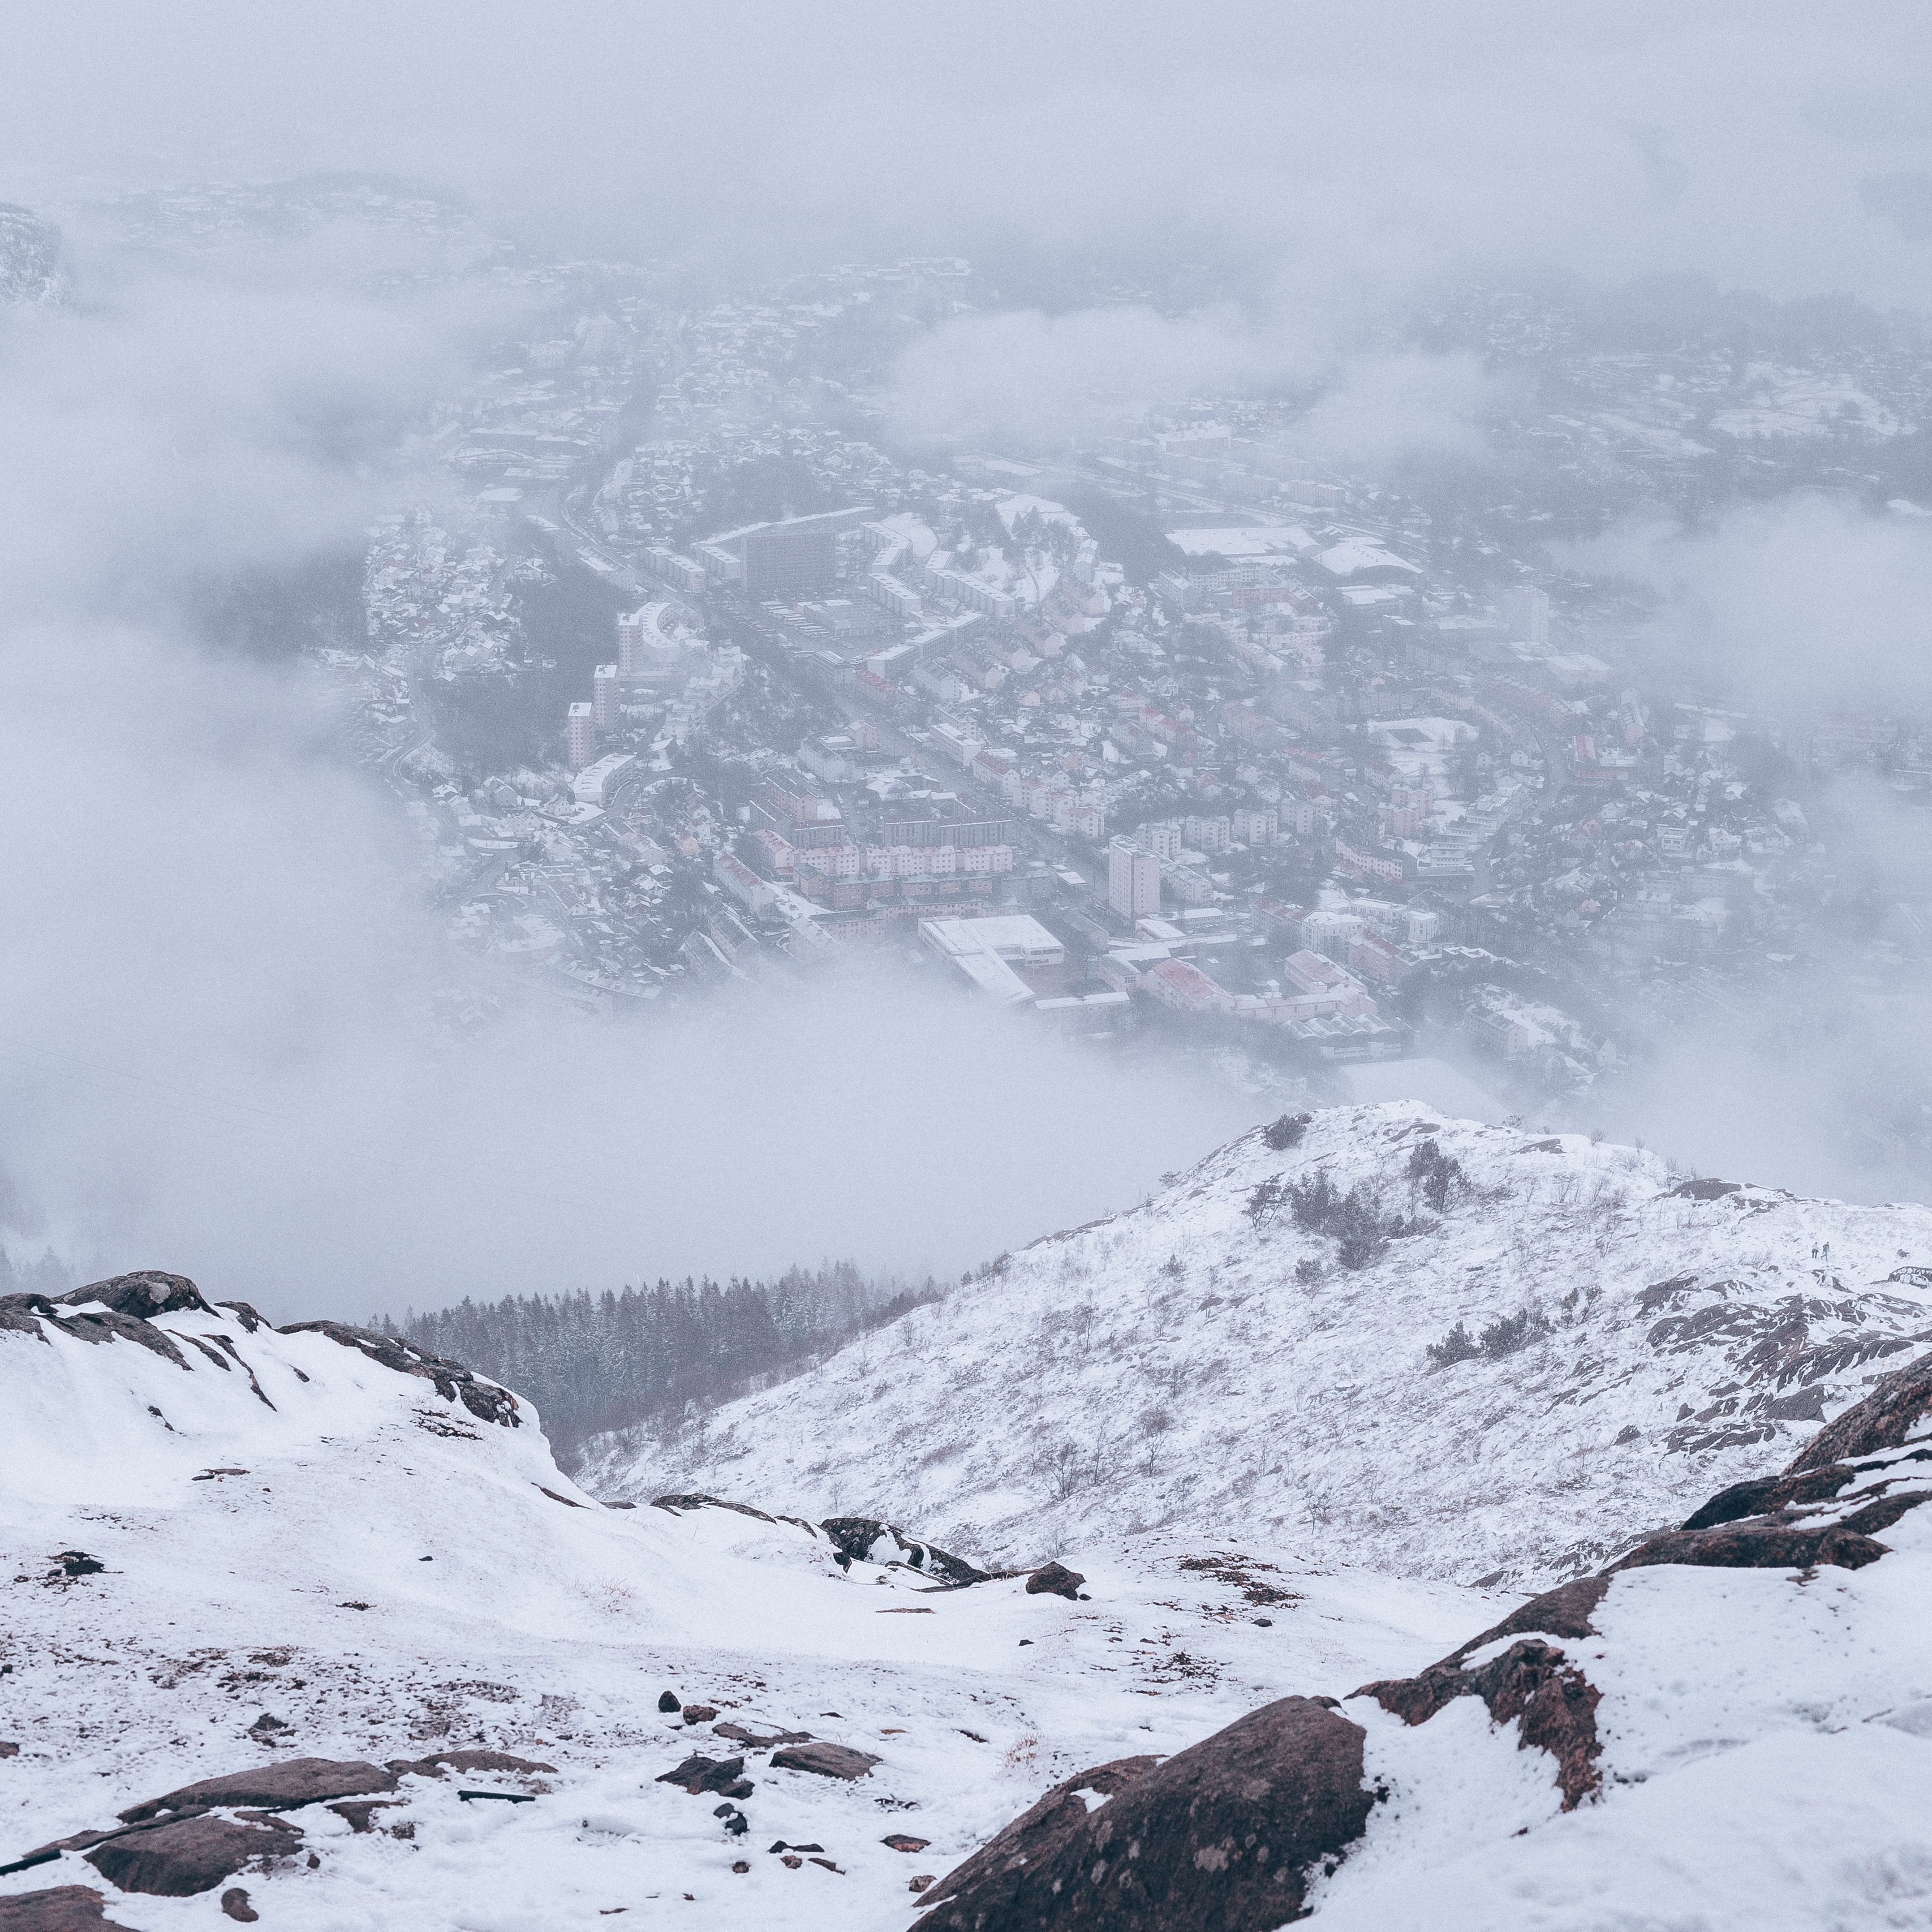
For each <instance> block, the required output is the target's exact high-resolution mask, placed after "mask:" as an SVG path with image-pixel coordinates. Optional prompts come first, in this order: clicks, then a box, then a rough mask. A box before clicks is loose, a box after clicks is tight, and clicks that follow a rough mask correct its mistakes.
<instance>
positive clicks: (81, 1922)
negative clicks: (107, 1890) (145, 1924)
mask: <svg viewBox="0 0 1932 1932" xmlns="http://www.w3.org/2000/svg"><path fill="white" fill-rule="evenodd" d="M106 1909H107V1901H106V1900H104V1898H103V1897H101V1894H100V1893H99V1892H98V1891H95V1888H93V1886H92V1885H55V1887H54V1888H52V1890H51V1891H20V1892H16V1893H15V1894H13V1897H11V1898H0V1932H132V1929H131V1928H130V1927H127V1926H125V1925H123V1924H121V1921H119V1920H118V1918H107V1917H106V1916H105V1912H106Z"/></svg>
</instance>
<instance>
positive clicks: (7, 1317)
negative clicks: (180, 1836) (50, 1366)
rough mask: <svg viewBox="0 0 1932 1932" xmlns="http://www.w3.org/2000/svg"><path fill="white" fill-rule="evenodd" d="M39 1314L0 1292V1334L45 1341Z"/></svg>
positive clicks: (38, 1301)
mask: <svg viewBox="0 0 1932 1932" xmlns="http://www.w3.org/2000/svg"><path fill="white" fill-rule="evenodd" d="M40 1316H45V1317H46V1319H47V1320H48V1321H49V1322H52V1323H53V1324H54V1325H55V1327H56V1328H58V1327H59V1326H60V1325H61V1319H60V1316H59V1313H58V1311H57V1310H55V1307H54V1305H53V1304H52V1302H51V1301H49V1300H48V1298H46V1296H45V1295H31V1294H28V1295H0V1335H4V1334H7V1332H8V1331H12V1332H13V1334H17V1335H31V1336H33V1337H35V1338H36V1339H37V1340H40V1341H42V1342H45V1341H46V1340H47V1331H46V1330H45V1329H44V1328H42V1327H41V1326H40V1322H39V1321H38V1320H37V1319H36V1318H37V1317H40ZM49 1346H51V1344H49ZM67 1889H68V1890H70V1891H71V1890H73V1889H74V1887H72V1886H69V1887H68V1888H67ZM83 1889H85V1888H83Z"/></svg>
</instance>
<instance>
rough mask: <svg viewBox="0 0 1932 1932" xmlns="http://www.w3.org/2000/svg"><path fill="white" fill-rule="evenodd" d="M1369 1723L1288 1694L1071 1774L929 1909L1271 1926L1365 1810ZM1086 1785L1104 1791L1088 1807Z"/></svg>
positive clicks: (1136, 1922)
mask: <svg viewBox="0 0 1932 1932" xmlns="http://www.w3.org/2000/svg"><path fill="white" fill-rule="evenodd" d="M1364 1735H1365V1734H1364V1732H1363V1730H1362V1728H1361V1726H1360V1725H1358V1724H1351V1723H1350V1722H1349V1721H1348V1719H1347V1718H1343V1717H1342V1716H1340V1715H1338V1714H1337V1712H1334V1710H1332V1709H1330V1708H1329V1707H1328V1706H1327V1705H1326V1704H1325V1703H1317V1702H1316V1701H1315V1700H1313V1699H1312V1698H1307V1697H1284V1698H1283V1699H1282V1700H1280V1702H1279V1703H1273V1704H1269V1705H1266V1706H1264V1707H1263V1708H1262V1709H1260V1710H1259V1711H1251V1712H1250V1713H1249V1714H1248V1715H1247V1716H1246V1717H1245V1718H1238V1719H1236V1721H1235V1722H1234V1723H1233V1724H1230V1725H1229V1727H1227V1729H1226V1730H1223V1731H1217V1733H1215V1734H1214V1736H1212V1737H1211V1738H1207V1739H1203V1740H1202V1742H1200V1743H1199V1744H1198V1745H1190V1747H1189V1748H1188V1749H1187V1750H1186V1751H1182V1752H1180V1753H1179V1754H1178V1755H1176V1756H1175V1757H1171V1758H1169V1760H1167V1761H1166V1763H1163V1764H1161V1765H1159V1766H1155V1767H1154V1769H1151V1770H1147V1771H1144V1772H1139V1773H1138V1774H1137V1775H1136V1772H1135V1769H1134V1767H1135V1766H1136V1765H1137V1764H1139V1763H1142V1762H1143V1760H1134V1759H1124V1760H1121V1761H1119V1762H1118V1763H1115V1764H1112V1765H1106V1766H1102V1767H1100V1770H1098V1771H1096V1772H1089V1773H1088V1774H1087V1775H1086V1776H1085V1778H1075V1779H1070V1780H1069V1781H1068V1782H1067V1784H1064V1785H1062V1786H1061V1787H1059V1788H1058V1790H1057V1791H1055V1792H1052V1793H1049V1794H1048V1797H1047V1798H1046V1799H1043V1800H1042V1801H1041V1802H1040V1805H1036V1806H1034V1808H1033V1810H1032V1811H1031V1812H1029V1813H1028V1814H1025V1816H1024V1817H1022V1818H1020V1819H1018V1820H1015V1821H1014V1823H1013V1824H1012V1825H1010V1826H1008V1827H1007V1830H1006V1832H1002V1833H1001V1835H1000V1837H999V1838H995V1840H994V1841H992V1843H991V1844H989V1846H986V1849H984V1850H983V1851H981V1852H977V1853H976V1854H975V1855H974V1857H972V1858H969V1859H968V1861H966V1863H965V1864H963V1865H962V1866H961V1867H959V1869H958V1870H956V1872H954V1873H953V1874H952V1875H951V1876H950V1877H949V1878H947V1879H944V1881H942V1882H941V1883H940V1884H938V1885H935V1886H934V1887H933V1888H932V1889H933V1891H934V1892H935V1894H938V1898H937V1902H936V1903H935V1904H934V1905H933V1906H932V1908H931V1909H930V1913H929V1916H928V1917H927V1918H926V1919H925V1920H923V1921H922V1924H923V1925H925V1926H926V1927H939V1928H941V1932H1058V1928H1060V1927H1072V1926H1079V1927H1099V1926H1106V1927H1119V1928H1121V1932H1128V1928H1132V1929H1133V1932H1183V1928H1187V1932H1195V1928H1200V1932H1272V1928H1273V1927H1276V1926H1278V1925H1281V1924H1285V1923H1286V1921H1289V1919H1292V1918H1295V1917H1297V1916H1298V1915H1299V1914H1300V1912H1301V1909H1302V1904H1303V1901H1304V1898H1305V1897H1306V1895H1307V1886H1308V1880H1309V1878H1310V1876H1311V1875H1312V1874H1313V1873H1314V1872H1316V1871H1317V1870H1319V1869H1321V1868H1322V1867H1323V1866H1324V1865H1325V1864H1327V1863H1328V1861H1331V1860H1333V1859H1335V1858H1339V1857H1340V1855H1341V1854H1342V1853H1343V1852H1344V1851H1345V1850H1346V1849H1347V1848H1348V1847H1349V1846H1350V1845H1352V1844H1353V1843H1355V1841H1356V1840H1357V1839H1358V1838H1360V1837H1361V1835H1362V1833H1363V1831H1364V1828H1365V1827H1366V1826H1367V1823H1368V1818H1369V1813H1370V1809H1371V1808H1372V1807H1373V1805H1374V1804H1375V1802H1376V1799H1375V1796H1374V1795H1373V1794H1372V1793H1370V1792H1369V1791H1367V1790H1364V1787H1363V1784H1362V1745H1363V1739H1364ZM1103 1777H1104V1778H1106V1779H1107V1780H1108V1781H1109V1782H1110V1783H1112V1784H1114V1786H1115V1790H1114V1792H1113V1793H1112V1795H1109V1794H1108V1793H1107V1792H1106V1787H1105V1786H1104V1785H1103V1784H1099V1783H1097V1782H1096V1781H1097V1780H1100V1779H1101V1778H1103ZM1081 1790H1092V1791H1094V1792H1095V1793H1096V1794H1097V1796H1103V1797H1105V1798H1106V1802H1105V1803H1104V1804H1101V1805H1099V1806H1098V1807H1097V1808H1096V1809H1094V1810H1092V1811H1088V1810H1086V1809H1085V1800H1083V1799H1081V1798H1079V1796H1076V1793H1079V1791H1081ZM1076 1806H1079V1807H1080V1808H1081V1811H1080V1813H1079V1815H1076V1813H1075V1811H1073V1807H1076Z"/></svg>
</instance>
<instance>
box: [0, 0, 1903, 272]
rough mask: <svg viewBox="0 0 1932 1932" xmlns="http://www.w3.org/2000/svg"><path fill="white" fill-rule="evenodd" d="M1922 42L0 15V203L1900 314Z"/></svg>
mask: <svg viewBox="0 0 1932 1932" xmlns="http://www.w3.org/2000/svg"><path fill="white" fill-rule="evenodd" d="M1928 56H1932V10H1928V9H1927V8H1926V7H1924V6H1922V5H1910V4H1861V0H1838V4H1835V5H1829V6H1820V5H1815V4H1793V0H1751V4H1735V3H1734V0H1702V4H1699V5H1692V6H1685V5H1682V4H1681V0H1676V4H1667V0H1615V4H1609V5H1606V4H1601V0H1592V4H1571V5H1551V4H1549V0H1538V4H1535V5H1526V4H1522V0H1443V4H1428V5H1425V4H1416V0H1410V4H1403V5H1391V4H1387V0H1382V4H1376V0H1368V4H1363V0H1356V3H1355V4H1351V5H1346V6H1337V5H1334V4H1332V0H1328V3H1327V4H1322V5H1306V4H1296V0H1261V4H1253V3H1252V0H1219V3H1218V4H1217V5H1212V6H1208V7H1192V6H1189V7H1184V6H1179V5H1172V4H1169V5H1154V4H1148V0H1107V4H1062V5H1055V4H1052V0H1047V4H1046V5H1040V4H1037V0H1036V3H1035V4H1025V5H1023V4H1019V3H1018V0H981V4H979V5H973V6H970V7H940V6H935V5H904V4H900V5H888V4H883V0H880V4H874V5H851V4H839V3H838V0H831V4H815V5H810V6H805V5H793V4H789V0H787V4H771V3H770V0H765V4H755V5H754V4H747V0H705V4H702V5H695V4H688V5H649V4H643V3H642V0H564V4H559V5H527V4H517V5H510V4H507V0H400V4H397V0H381V4H372V0H336V4H333V5H329V6H328V7H305V8H293V7H274V6H263V5H259V4H255V0H118V4H116V0H13V5H10V6H9V7H7V24H6V58H5V62H4V63H0V194H11V195H13V196H14V197H15V198H16V199H24V200H28V201H33V200H36V199H46V198H48V197H49V196H52V197H53V198H55V199H65V198H66V197H67V196H68V193H70V192H71V190H73V189H74V187H76V186H79V185H106V184H111V183H113V182H116V181H130V180H135V181H138V180H143V179H145V180H171V179H178V178H184V177H192V176H197V175H202V174H205V172H208V171H209V170H210V169H215V170H218V171H228V170H238V169H239V170H245V171H270V172H274V171H284V170H289V169H305V168H311V167H330V168H371V167H374V168H395V169H404V170H407V171H408V172H411V173H413V174H415V175H419V176H421V177H422V178H426V179H428V180H431V181H442V182H447V183H449V184H452V185H455V186H458V187H466V188H469V189H472V190H476V191H478V192H480V193H486V194H487V195H488V196H490V197H491V198H492V199H493V200H494V201H496V202H502V203H504V204H506V205H512V206H514V207H515V208H518V209H519V210H520V211H522V212H523V214H524V215H525V216H526V217H527V218H529V219H530V220H532V221H533V222H536V223H540V224H542V225H544V226H546V227H547V229H548V230H549V232H551V233H558V234H562V233H568V234H569V235H571V236H574V237H577V238H580V241H581V243H582V245H583V246H584V247H585V248H586V249H590V248H595V247H597V246H598V245H600V244H601V245H603V246H604V247H607V248H620V247H631V246H635V245H638V244H640V243H645V244H649V245H655V246H658V247H660V248H667V249H670V250H673V251H676V252H679V253H685V252H688V253H691V254H698V255H703V256H715V255H718V254H729V253H730V252H732V251H738V250H753V249H770V250H775V251H781V252H788V253H790V254H797V255H800V256H805V255H810V254H813V253H814V252H815V251H819V250H820V249H821V248H824V247H839V246H847V245H849V246H852V247H857V246H859V245H871V246H878V245H885V246H889V247H890V246H904V247H924V248H946V247H963V246H965V245H968V244H981V245H983V244H986V243H987V242H989V241H991V240H992V239H997V238H998V237H1000V236H1002V235H1005V236H1011V237H1014V238H1023V239H1026V240H1027V241H1028V242H1032V243H1034V244H1037V245H1046V246H1048V247H1058V248H1066V247H1069V246H1075V247H1082V248H1085V247H1090V246H1096V245H1097V246H1101V247H1109V246H1113V247H1123V246H1134V247H1139V248H1142V249H1147V248H1150V247H1151V248H1153V249H1155V250H1160V251H1167V252H1168V253H1169V254H1170V255H1180V256H1186V255H1187V254H1190V253H1193V254H1199V255H1201V256H1204V257H1210V258H1218V257H1224V256H1227V255H1229V254H1234V255H1237V256H1239V257H1243V258H1244V260H1245V261H1246V263H1247V267H1248V269H1249V271H1250V272H1251V273H1253V274H1256V275H1260V276H1262V278H1265V279H1268V280H1274V279H1277V278H1279V279H1280V280H1282V281H1285V282H1286V283H1287V284H1289V285H1290V286H1292V287H1300V286H1303V285H1307V286H1308V287H1312V288H1315V289H1317V290H1329V289H1332V288H1333V287H1335V286H1337V284H1347V283H1352V282H1354V281H1358V280H1366V281H1369V282H1370V283H1373V284H1382V283H1384V282H1386V281H1388V280H1390V279H1391V278H1397V279H1400V278H1403V277H1406V275H1409V274H1411V273H1412V272H1415V271H1416V270H1417V269H1420V268H1423V267H1425V266H1429V265H1431V264H1433V263H1437V262H1439V261H1441V260H1444V259H1445V258H1454V257H1460V256H1465V255H1472V254H1473V255H1476V256H1479V257H1484V258H1490V259H1500V260H1506V261H1514V260H1532V259H1534V260H1550V261H1555V262H1558V263H1563V264H1565V265H1567V266H1570V267H1571V268H1574V269H1581V270H1584V271H1586V272H1592V273H1595V274H1598V275H1607V276H1610V277H1620V276H1623V275H1629V274H1633V273H1638V272H1646V271H1649V270H1653V269H1670V270H1676V271H1683V272H1695V273H1700V274H1709V275H1712V276H1714V277H1715V278H1718V279H1719V280H1721V281H1735V282H1737V283H1739V284H1744V285H1748V286H1750V287H1755V288H1757V289H1760V290H1763V291H1765V292H1766V293H1770V294H1772V295H1776V296H1788V295H1793V294H1802V293H1815V292H1820V291H1826V290H1846V291H1849V292H1851V293H1855V294H1858V295H1859V296H1863V297H1864V298H1866V299H1869V300H1871V301H1873V302H1879V303H1897V302H1912V303H1915V302H1918V301H1920V300H1921V299H1922V298H1923V296H1924V287H1925V283H1924V276H1925V269H1926V260H1927V257H1926V251H1927V245H1928V236H1932V175H1927V174H1926V171H1927V169H1932V96H1928V95H1927V92H1926V89H1925V88H1924V76H1925V74H1926V73H1927V71H1928ZM1915 176H1918V177H1921V178H1918V180H1917V181H1914V179H1913V177H1915ZM1907 231H1914V232H1912V233H1908V232H1907Z"/></svg>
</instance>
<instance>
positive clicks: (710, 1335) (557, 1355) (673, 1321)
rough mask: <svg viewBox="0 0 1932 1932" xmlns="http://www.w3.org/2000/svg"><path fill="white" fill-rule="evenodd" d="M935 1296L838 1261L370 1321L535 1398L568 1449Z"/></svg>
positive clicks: (739, 1382) (722, 1389)
mask: <svg viewBox="0 0 1932 1932" xmlns="http://www.w3.org/2000/svg"><path fill="white" fill-rule="evenodd" d="M937 1299H938V1292H937V1290H936V1289H935V1288H934V1287H933V1286H932V1284H931V1283H927V1284H926V1286H924V1287H923V1288H917V1289H914V1288H910V1287H907V1286H904V1284H901V1283H895V1282H884V1281H880V1280H875V1279H872V1278H870V1277H866V1276H864V1275H862V1274H860V1273H859V1271H858V1269H857V1268H855V1267H854V1266H853V1265H852V1264H851V1263H850V1262H837V1263H832V1264H828V1265H826V1266H824V1267H822V1268H817V1269H815V1270H807V1269H805V1268H793V1269H791V1270H790V1271H788V1272H787V1273H786V1274H784V1275H781V1277H779V1278H778V1280H775V1281H769V1282H766V1281H751V1280H730V1281H727V1282H724V1283H718V1282H715V1281H712V1280H703V1281H696V1280H690V1279H687V1280H684V1281H682V1282H671V1281H664V1280H660V1281H658V1283H655V1285H654V1286H647V1287H642V1288H633V1287H628V1286H627V1287H625V1289H623V1290H622V1292H616V1293H613V1292H611V1291H610V1290H609V1289H606V1290H605V1291H604V1292H603V1293H602V1294H601V1295H593V1294H592V1293H591V1292H589V1290H588V1289H582V1290H580V1291H579V1292H577V1293H576V1294H574V1295H505V1297H504V1298H502V1301H495V1302H480V1303H479V1302H475V1301H469V1300H468V1299H467V1298H466V1299H465V1300H463V1301H462V1302H461V1303H460V1304H458V1306H457V1307H454V1308H439V1309H431V1310H427V1311H425V1312H424V1313H420V1314H419V1313H416V1311H415V1310H410V1312H409V1313H407V1315H405V1316H404V1318H403V1319H402V1321H401V1322H400V1323H398V1322H395V1321H393V1320H392V1319H390V1318H389V1317H388V1316H379V1317H377V1318H376V1319H374V1321H373V1322H372V1323H371V1326H372V1327H375V1328H380V1329H381V1330H383V1331H384V1332H385V1333H386V1334H394V1335H401V1336H403V1337H406V1338H407V1340H410V1341H412V1342H414V1343H417V1344H418V1345H419V1346H421V1347H422V1348H425V1349H428V1350H429V1351H430V1352H431V1353H433V1354H435V1355H443V1356H446V1357H448V1358H450V1359H452V1360H453V1361H459V1362H461V1363H463V1364H465V1365H466V1367H469V1368H472V1369H474V1370H475V1371H476V1372H477V1373H478V1374H479V1375H484V1376H489V1377H490V1379H492V1380H493V1381H495V1382H501V1383H502V1385H504V1386H505V1388H509V1389H511V1390H514V1391H515V1392H516V1393H517V1394H519V1395H523V1396H526V1397H529V1400H531V1401H532V1402H533V1403H535V1405H536V1408H537V1412H538V1415H540V1416H541V1418H542V1421H543V1425H544V1432H545V1433H546V1434H547V1436H549V1437H550V1441H551V1442H552V1443H553V1445H555V1446H556V1447H557V1448H559V1449H564V1448H574V1447H576V1446H577V1445H580V1444H581V1443H583V1442H584V1441H585V1440H586V1439H588V1438H589V1437H590V1436H593V1435H595V1434H597V1433H598V1432H599V1431H601V1430H607V1429H622V1428H626V1427H630V1426H631V1425H632V1424H637V1423H640V1422H648V1421H650V1420H652V1418H655V1417H657V1416H661V1415H664V1414H666V1413H667V1412H674V1411H676V1410H678V1409H682V1407H683V1406H685V1403H689V1402H699V1403H714V1402H718V1401H721V1400H725V1399H727V1397H730V1395H732V1394H734V1393H736V1391H738V1390H739V1389H740V1388H742V1387H743V1386H745V1385H746V1384H748V1382H750V1381H751V1380H752V1379H754V1378H756V1377H760V1376H770V1375H773V1374H776V1373H781V1372H782V1371H784V1370H787V1369H791V1368H795V1367H799V1366H802V1364H804V1363H805V1361H808V1359H810V1358H811V1357H813V1356H814V1355H818V1354H820V1353H822V1352H824V1351H825V1350H826V1349H830V1348H832V1347H834V1346H836V1345H837V1344H838V1343H840V1342H841V1341H844V1340H846V1339H847V1338H848V1337H850V1336H853V1335H856V1334H859V1333H860V1332H862V1331H864V1330H865V1329H868V1328H875V1327H877V1326H878V1325H880V1324H881V1323H883V1322H889V1321H891V1320H892V1319H895V1317H896V1316H900V1315H902V1314H904V1313H906V1312H907V1310H909V1309H912V1308H915V1307H919V1306H920V1305H921V1304H923V1303H925V1302H927V1301H936V1300H937Z"/></svg>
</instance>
